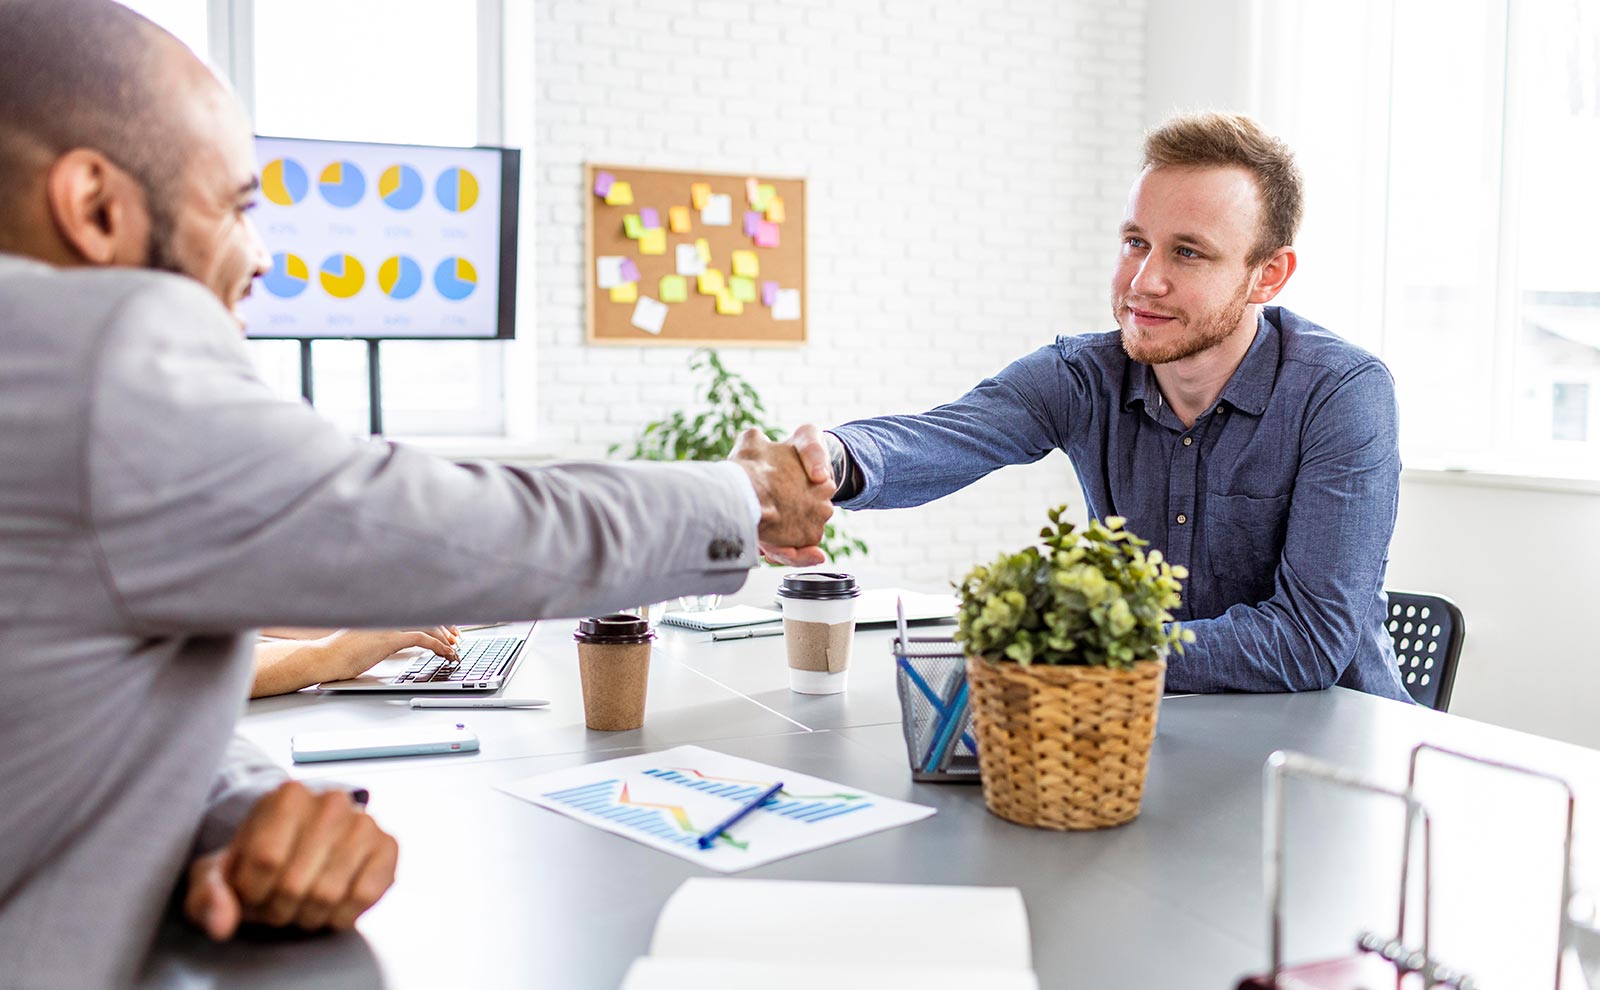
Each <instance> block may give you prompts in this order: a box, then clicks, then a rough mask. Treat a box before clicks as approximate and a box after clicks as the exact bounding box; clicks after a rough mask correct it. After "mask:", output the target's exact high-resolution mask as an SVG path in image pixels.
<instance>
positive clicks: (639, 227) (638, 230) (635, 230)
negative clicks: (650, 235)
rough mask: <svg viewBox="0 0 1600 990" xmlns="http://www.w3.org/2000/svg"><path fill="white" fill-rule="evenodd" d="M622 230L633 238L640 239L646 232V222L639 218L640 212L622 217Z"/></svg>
mask: <svg viewBox="0 0 1600 990" xmlns="http://www.w3.org/2000/svg"><path fill="white" fill-rule="evenodd" d="M622 232H623V233H624V234H627V235H628V237H629V238H630V239H632V240H635V241H636V240H638V239H639V235H640V234H642V233H644V223H643V222H642V221H641V220H640V219H639V214H637V213H630V214H628V215H627V216H625V217H623V218H622Z"/></svg>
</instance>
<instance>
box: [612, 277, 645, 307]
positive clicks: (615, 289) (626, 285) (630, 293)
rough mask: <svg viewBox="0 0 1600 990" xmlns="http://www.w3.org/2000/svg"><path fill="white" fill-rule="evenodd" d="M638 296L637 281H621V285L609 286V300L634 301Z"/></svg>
mask: <svg viewBox="0 0 1600 990" xmlns="http://www.w3.org/2000/svg"><path fill="white" fill-rule="evenodd" d="M638 298H639V283H638V282H623V283H622V284H621V285H613V286H612V287H611V301H612V302H620V303H630V302H634V301H635V300H637V299H638Z"/></svg>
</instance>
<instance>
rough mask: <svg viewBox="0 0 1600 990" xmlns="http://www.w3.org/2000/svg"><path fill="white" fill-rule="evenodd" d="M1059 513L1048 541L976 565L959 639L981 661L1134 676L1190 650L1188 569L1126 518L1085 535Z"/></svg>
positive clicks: (1053, 514)
mask: <svg viewBox="0 0 1600 990" xmlns="http://www.w3.org/2000/svg"><path fill="white" fill-rule="evenodd" d="M1066 510H1067V507H1066V506H1064V505H1063V506H1058V507H1057V508H1054V509H1051V510H1050V522H1051V526H1047V527H1045V528H1044V529H1042V530H1040V531H1039V536H1040V537H1041V538H1042V543H1041V545H1040V546H1037V547H1028V548H1027V549H1026V550H1023V551H1022V552H1021V553H1015V554H1001V555H1000V556H999V557H998V558H996V560H995V561H994V563H992V564H989V565H988V566H987V567H984V566H978V567H974V568H973V569H972V571H971V572H970V573H969V574H967V576H966V577H965V578H964V579H963V580H962V582H961V583H960V584H959V585H957V591H958V592H959V593H960V596H961V610H960V612H959V614H958V620H959V622H960V626H959V627H958V629H957V631H956V641H957V642H959V643H962V644H963V645H964V647H965V648H966V650H967V652H968V653H969V654H971V655H973V656H981V657H985V658H987V659H989V660H998V659H1007V660H1015V661H1016V662H1017V663H1019V664H1022V665H1023V666H1027V665H1028V664H1030V663H1045V664H1078V665H1084V666H1102V667H1116V668H1119V669H1123V670H1126V669H1127V668H1129V667H1131V666H1133V664H1134V663H1135V662H1136V661H1139V660H1153V659H1157V658H1165V657H1166V655H1167V651H1168V649H1169V648H1175V649H1176V650H1177V651H1178V652H1179V653H1180V654H1181V653H1182V652H1183V644H1184V643H1192V642H1194V633H1192V632H1189V631H1188V630H1186V629H1184V628H1182V626H1181V625H1180V624H1178V623H1176V622H1173V621H1172V613H1171V611H1170V610H1171V609H1174V608H1177V607H1178V604H1179V602H1180V598H1179V594H1180V592H1181V591H1182V590H1183V585H1182V580H1183V579H1184V578H1186V577H1188V576H1189V572H1188V571H1187V570H1186V569H1185V568H1183V567H1173V566H1172V565H1170V564H1168V563H1167V562H1166V561H1165V560H1163V559H1162V557H1161V551H1159V550H1151V551H1150V552H1149V553H1148V554H1146V553H1145V552H1144V550H1143V549H1142V548H1144V547H1146V546H1149V545H1150V544H1149V541H1148V540H1141V539H1139V538H1138V537H1137V536H1135V535H1133V534H1132V533H1130V532H1129V531H1127V530H1126V529H1123V524H1124V520H1123V519H1122V518H1121V517H1119V516H1108V517H1107V518H1106V520H1105V521H1104V522H1101V521H1100V520H1098V519H1092V520H1090V521H1089V525H1088V526H1087V527H1086V528H1085V529H1084V530H1083V532H1081V533H1074V527H1073V525H1072V523H1070V522H1065V521H1063V520H1062V518H1061V517H1062V514H1063V513H1065V512H1066Z"/></svg>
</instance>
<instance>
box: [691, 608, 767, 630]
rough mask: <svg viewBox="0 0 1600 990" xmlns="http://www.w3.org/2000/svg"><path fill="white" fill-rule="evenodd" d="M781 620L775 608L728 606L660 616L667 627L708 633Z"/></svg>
mask: <svg viewBox="0 0 1600 990" xmlns="http://www.w3.org/2000/svg"><path fill="white" fill-rule="evenodd" d="M782 618H783V613H782V612H780V611H778V610H777V609H775V608H756V607H754V606H752V605H730V606H728V607H727V608H714V609H711V610H709V611H706V612H667V613H664V614H663V615H662V616H661V621H662V622H665V623H666V624H667V625H669V626H682V627H683V628H685V629H698V630H700V631H701V632H708V631H710V630H713V629H732V628H733V627H735V626H756V625H760V624H761V623H763V622H777V621H778V620H779V619H782Z"/></svg>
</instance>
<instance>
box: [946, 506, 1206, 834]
mask: <svg viewBox="0 0 1600 990" xmlns="http://www.w3.org/2000/svg"><path fill="white" fill-rule="evenodd" d="M1065 511H1066V507H1065V506H1061V507H1059V508H1056V509H1052V510H1051V511H1050V523H1051V525H1050V526H1047V527H1045V528H1044V529H1043V530H1041V531H1040V533H1039V535H1040V537H1041V538H1042V542H1041V544H1040V545H1039V546H1036V547H1028V548H1027V549H1025V550H1023V551H1022V552H1020V553H1015V554H1002V555H1001V556H1000V557H998V558H997V559H996V560H995V561H994V562H993V563H992V564H989V565H988V566H986V567H985V566H980V567H975V568H973V570H972V572H971V573H969V574H968V575H967V576H966V578H965V579H963V581H962V582H961V584H960V585H959V586H958V590H959V593H960V598H961V608H960V613H959V617H958V618H959V622H960V626H959V629H958V631H957V632H956V640H957V641H958V642H960V643H961V644H962V647H963V649H964V650H965V652H966V654H967V679H968V681H969V683H970V685H971V686H970V692H971V697H972V708H973V726H974V729H975V730H976V732H977V739H978V764H979V769H980V770H981V772H982V776H983V797H984V801H985V803H987V804H988V806H989V810H990V811H992V812H994V813H995V814H997V815H999V816H1000V817H1002V818H1005V819H1007V820H1009V821H1013V822H1017V823H1018V824H1022V825H1033V826H1037V827H1040V828H1054V829H1087V828H1105V827H1107V826H1111V825H1121V824H1123V823H1124V822H1128V821H1131V820H1132V819H1133V818H1134V817H1135V816H1137V815H1138V814H1139V803H1140V801H1141V800H1142V798H1143V796H1144V779H1145V770H1146V767H1147V766H1148V763H1149V758H1150V744H1151V741H1152V740H1153V739H1154V738H1155V732H1156V717H1157V713H1158V710H1159V708H1160V705H1161V689H1162V684H1163V681H1164V679H1165V674H1166V669H1167V667H1166V656H1167V652H1168V650H1169V649H1176V650H1177V651H1178V652H1179V653H1182V652H1183V644H1184V643H1187V642H1193V641H1194V634H1193V633H1192V632H1188V631H1186V630H1184V629H1183V628H1182V627H1181V626H1180V625H1179V624H1178V623H1176V622H1174V621H1173V620H1172V612H1171V610H1172V609H1174V608H1176V607H1177V606H1178V603H1179V592H1180V591H1181V590H1182V585H1181V583H1180V582H1181V581H1182V579H1184V578H1186V577H1188V572H1187V571H1186V570H1185V569H1184V568H1182V567H1173V566H1172V565H1170V564H1168V563H1167V562H1166V561H1165V560H1163V559H1162V557H1161V552H1160V551H1159V550H1151V551H1149V552H1148V553H1146V552H1145V551H1144V549H1143V548H1144V547H1146V546H1148V545H1149V543H1148V541H1146V540H1141V539H1139V538H1138V537H1136V536H1134V535H1133V534H1132V533H1130V532H1128V531H1127V530H1126V529H1124V528H1123V523H1124V520H1122V519H1121V518H1119V517H1116V516H1111V517H1107V518H1106V519H1105V520H1104V521H1103V522H1102V521H1100V520H1091V521H1090V522H1089V525H1088V526H1087V527H1086V528H1085V529H1084V530H1083V531H1082V532H1075V531H1074V527H1073V525H1072V523H1070V522H1065V521H1063V520H1062V518H1061V517H1062V514H1063V513H1064V512H1065Z"/></svg>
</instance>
